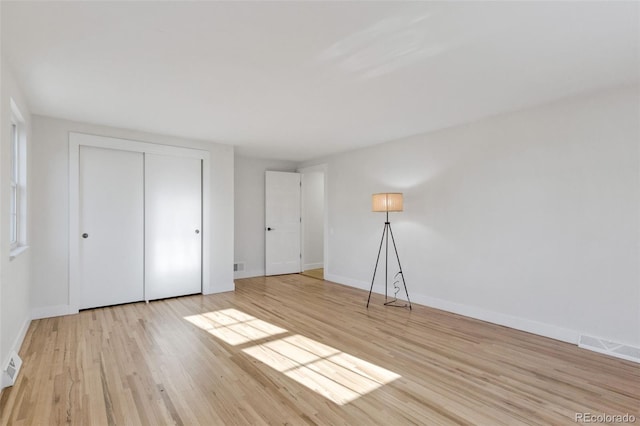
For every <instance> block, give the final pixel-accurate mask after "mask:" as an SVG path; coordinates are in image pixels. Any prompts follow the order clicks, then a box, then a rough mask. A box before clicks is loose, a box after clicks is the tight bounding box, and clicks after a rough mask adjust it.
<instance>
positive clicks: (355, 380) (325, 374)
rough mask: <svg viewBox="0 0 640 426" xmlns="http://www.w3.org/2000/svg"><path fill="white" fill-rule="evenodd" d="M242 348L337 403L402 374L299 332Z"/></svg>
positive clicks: (365, 392) (379, 385)
mask: <svg viewBox="0 0 640 426" xmlns="http://www.w3.org/2000/svg"><path fill="white" fill-rule="evenodd" d="M242 351H243V352H244V353H246V354H249V355H251V356H252V357H254V358H256V359H257V360H258V361H261V362H263V363H264V364H267V365H268V366H270V367H271V368H273V369H274V370H276V371H279V372H281V373H284V374H285V375H286V376H287V377H289V378H291V379H293V380H295V381H296V382H298V383H300V384H301V385H304V386H306V387H307V388H309V389H311V390H313V391H314V392H316V393H318V394H320V395H322V396H324V397H325V398H327V399H329V400H331V401H333V402H335V403H336V404H338V405H344V404H347V403H349V402H351V401H353V400H355V399H357V398H359V397H361V396H362V395H365V394H367V393H369V392H371V391H373V390H375V389H377V388H379V387H381V386H383V385H385V384H387V383H390V382H392V381H394V380H396V379H398V378H399V377H400V376H399V375H398V374H396V373H394V372H392V371H389V370H386V369H384V368H382V367H379V366H377V365H375V364H371V363H370V362H367V361H364V360H362V359H360V358H357V357H355V356H352V355H349V354H346V353H344V352H341V351H339V350H337V349H335V348H332V347H330V346H327V345H324V344H322V343H319V342H316V341H315V340H312V339H309V338H307V337H304V336H300V335H294V336H290V337H286V338H283V339H278V340H274V341H271V342H267V343H263V344H260V345H256V346H252V347H250V348H246V349H243V350H242Z"/></svg>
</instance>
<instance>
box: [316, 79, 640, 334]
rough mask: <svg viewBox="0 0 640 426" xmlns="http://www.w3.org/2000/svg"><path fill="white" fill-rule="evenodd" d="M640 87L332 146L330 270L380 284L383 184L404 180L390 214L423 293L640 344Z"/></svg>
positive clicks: (496, 315) (540, 327)
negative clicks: (374, 204)
mask: <svg viewBox="0 0 640 426" xmlns="http://www.w3.org/2000/svg"><path fill="white" fill-rule="evenodd" d="M638 92H639V88H638V87H637V86H632V87H624V88H617V89H614V90H609V91H604V92H599V93H595V94H590V95H586V96H582V97H577V98H572V99H566V100H563V101H559V102H556V103H553V104H548V105H543V106H539V107H536V108H532V109H527V110H523V111H519V112H514V113H510V114H506V115H501V116H497V117H493V118H490V119H485V120H482V121H479V122H475V123H471V124H468V125H464V126H459V127H455V128H451V129H446V130H443V131H440V132H436V133H430V134H425V135H419V136H415V137H411V138H407V139H404V140H401V141H396V142H392V143H387V144H383V145H379V146H376V147H372V148H366V149H361V150H357V151H353V152H349V153H346V154H342V155H336V156H333V157H330V158H327V159H323V160H321V161H322V162H323V163H328V182H329V183H328V187H327V189H326V190H327V191H328V193H329V195H328V197H329V198H328V199H329V212H328V214H329V218H328V222H329V227H330V228H329V240H328V245H329V259H328V265H329V270H328V271H325V276H326V277H327V278H328V279H330V280H333V281H337V282H341V283H344V284H349V285H353V286H356V287H360V288H365V289H367V290H368V289H369V285H370V281H369V280H370V279H371V274H372V272H373V266H374V262H375V256H376V253H377V248H378V244H379V238H380V233H381V231H382V227H383V222H384V217H383V216H382V215H381V214H377V213H372V212H371V211H370V209H371V207H370V206H371V201H370V197H371V194H372V193H375V192H384V191H399V192H404V194H405V211H404V212H402V213H392V214H391V222H392V226H393V230H394V234H395V237H396V240H397V243H398V250H399V252H400V257H401V260H402V266H403V269H404V272H405V277H406V281H407V285H408V289H409V295H410V296H411V298H412V300H413V301H415V302H420V303H424V304H427V305H432V306H436V307H440V308H443V309H446V310H450V311H456V312H460V313H463V314H465V315H469V316H475V317H478V318H482V319H486V320H489V321H493V322H497V323H502V324H505V325H508V326H511V327H514V328H520V329H524V330H529V331H532V332H535V333H539V334H543V335H547V336H551V337H555V338H559V339H562V340H566V341H572V342H575V341H576V340H577V336H578V334H587V335H591V336H595V337H601V338H606V339H610V340H613V341H616V342H620V343H626V344H631V345H636V346H637V345H638V344H639V343H640V284H639V283H640V276H639V267H638V265H639V263H638V262H639V259H640V256H639V254H640V253H639V242H640V236H639V232H640V231H639V229H640V226H639V217H640V215H639V213H640V211H639V205H640V181H639V179H638V178H639V171H640V167H639V141H640V126H639V117H640V106H639V96H638ZM311 164H313V163H308V164H307V165H311ZM394 273H395V272H394ZM374 291H377V292H383V286H382V285H381V284H377V285H376V287H375V289H374ZM363 303H365V300H364V299H363Z"/></svg>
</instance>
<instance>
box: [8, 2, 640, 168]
mask: <svg viewBox="0 0 640 426" xmlns="http://www.w3.org/2000/svg"><path fill="white" fill-rule="evenodd" d="M639 5H640V4H639V3H638V2H624V3H623V2H606V1H605V2H282V3H281V2H116V1H113V2H5V1H3V2H2V6H1V7H2V55H3V57H4V58H5V59H6V60H8V62H9V64H10V66H11V67H12V68H13V71H14V73H15V74H16V76H17V78H18V80H19V82H20V84H21V86H22V88H23V89H24V91H25V93H26V96H27V99H28V102H29V106H30V109H31V111H32V112H33V113H35V114H42V115H48V116H54V117H60V118H66V119H72V120H78V121H83V122H89V123H98V124H104V125H109V126H116V127H124V128H130V129H136V130H143V131H149V132H155V133H162V134H168V135H176V136H182V137H187V138H196V139H204V140H210V141H215V142H222V143H229V144H234V145H236V146H237V147H238V152H240V153H242V154H245V155H254V156H263V157H272V158H281V159H291V160H306V159H310V158H315V157H319V156H322V155H326V154H330V153H334V152H339V151H344V150H348V149H353V148H356V147H361V146H366V145H371V144H376V143H380V142H384V141H388V140H393V139H398V138H401V137H405V136H409V135H413V134H417V133H422V132H426V131H432V130H436V129H440V128H443V127H448V126H452V125H456V124H460V123H464V122H468V121H471V120H476V119H478V118H481V117H485V116H488V115H493V114H496V113H500V112H505V111H510V110H514V109H518V108H522V107H525V106H529V105H534V104H539V103H542V102H545V101H549V100H552V99H556V98H561V97H565V96H569V95H572V94H576V93H580V92H584V91H590V90H596V89H599V88H604V87H610V86H615V85H622V84H630V83H633V82H637V81H638V79H639V77H640V65H639V64H640V59H639V44H640V43H639V42H640V37H639V34H640V33H639V31H640V24H639V19H640V18H639Z"/></svg>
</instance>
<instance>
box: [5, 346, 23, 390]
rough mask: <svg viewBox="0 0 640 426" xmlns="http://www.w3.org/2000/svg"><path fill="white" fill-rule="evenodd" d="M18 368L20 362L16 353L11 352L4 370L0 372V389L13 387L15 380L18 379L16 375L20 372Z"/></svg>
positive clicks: (20, 365)
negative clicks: (0, 375)
mask: <svg viewBox="0 0 640 426" xmlns="http://www.w3.org/2000/svg"><path fill="white" fill-rule="evenodd" d="M20 367H22V360H21V359H20V357H19V356H18V354H17V353H15V352H11V357H9V362H8V363H7V365H6V366H5V368H4V370H2V388H6V387H9V386H13V385H14V383H15V382H16V378H17V377H18V373H19V372H20Z"/></svg>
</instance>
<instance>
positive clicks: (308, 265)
mask: <svg viewBox="0 0 640 426" xmlns="http://www.w3.org/2000/svg"><path fill="white" fill-rule="evenodd" d="M318 268H324V263H323V262H318V263H305V264H304V266H303V267H302V270H303V271H308V270H309V269H318Z"/></svg>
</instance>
